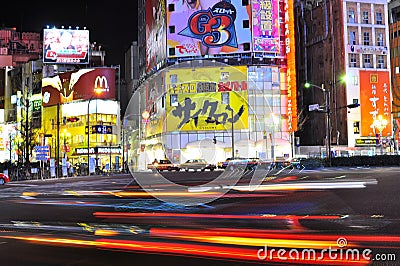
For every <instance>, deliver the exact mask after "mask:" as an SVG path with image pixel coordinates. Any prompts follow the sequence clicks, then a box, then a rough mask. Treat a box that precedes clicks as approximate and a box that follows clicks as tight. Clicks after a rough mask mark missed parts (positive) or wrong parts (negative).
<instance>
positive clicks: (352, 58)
mask: <svg viewBox="0 0 400 266" xmlns="http://www.w3.org/2000/svg"><path fill="white" fill-rule="evenodd" d="M349 66H350V67H357V54H350V65H349Z"/></svg>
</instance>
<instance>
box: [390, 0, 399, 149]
mask: <svg viewBox="0 0 400 266" xmlns="http://www.w3.org/2000/svg"><path fill="white" fill-rule="evenodd" d="M389 31H390V34H389V41H390V46H389V47H390V70H391V78H392V83H391V85H392V94H393V105H392V114H393V127H394V137H395V140H396V139H397V141H396V143H397V147H399V143H400V131H399V130H400V60H399V49H400V1H398V0H395V1H390V2H389Z"/></svg>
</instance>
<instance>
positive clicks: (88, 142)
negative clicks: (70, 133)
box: [87, 89, 101, 176]
mask: <svg viewBox="0 0 400 266" xmlns="http://www.w3.org/2000/svg"><path fill="white" fill-rule="evenodd" d="M94 92H95V94H93V95H92V97H90V99H89V101H88V105H87V128H88V132H87V163H88V176H90V119H89V118H90V109H89V106H90V102H91V101H92V99H94V98H95V97H96V96H97V95H99V94H101V90H96V89H95V90H94ZM96 94H97V95H96Z"/></svg>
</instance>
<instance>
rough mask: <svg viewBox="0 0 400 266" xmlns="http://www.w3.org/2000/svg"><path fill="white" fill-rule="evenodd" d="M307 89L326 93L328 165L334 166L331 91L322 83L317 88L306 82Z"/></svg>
mask: <svg viewBox="0 0 400 266" xmlns="http://www.w3.org/2000/svg"><path fill="white" fill-rule="evenodd" d="M304 87H305V88H310V87H314V88H318V89H320V90H321V91H323V92H324V93H325V111H324V113H325V114H326V125H325V130H326V155H327V156H328V163H329V166H332V160H331V129H330V123H331V106H330V102H331V100H330V91H329V89H325V86H324V84H323V83H322V84H321V86H317V85H314V84H311V83H309V82H306V83H305V84H304Z"/></svg>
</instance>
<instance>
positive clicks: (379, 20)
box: [376, 12, 383, 25]
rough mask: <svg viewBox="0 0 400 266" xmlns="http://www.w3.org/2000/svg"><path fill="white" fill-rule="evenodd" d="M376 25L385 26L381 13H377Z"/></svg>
mask: <svg viewBox="0 0 400 266" xmlns="http://www.w3.org/2000/svg"><path fill="white" fill-rule="evenodd" d="M376 24H378V25H382V24H383V18H382V13H381V12H376Z"/></svg>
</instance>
